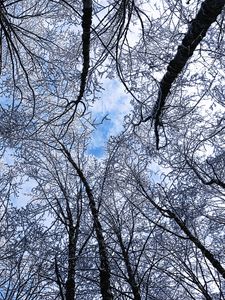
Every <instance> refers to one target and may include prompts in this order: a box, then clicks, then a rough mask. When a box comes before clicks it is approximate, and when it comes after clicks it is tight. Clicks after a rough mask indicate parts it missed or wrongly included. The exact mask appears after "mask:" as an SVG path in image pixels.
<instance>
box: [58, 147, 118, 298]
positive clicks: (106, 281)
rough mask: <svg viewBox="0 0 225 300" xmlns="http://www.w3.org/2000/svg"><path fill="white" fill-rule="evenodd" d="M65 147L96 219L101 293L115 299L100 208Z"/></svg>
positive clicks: (65, 150) (94, 219) (103, 296)
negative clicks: (97, 206) (99, 212)
mask: <svg viewBox="0 0 225 300" xmlns="http://www.w3.org/2000/svg"><path fill="white" fill-rule="evenodd" d="M61 146H62V148H63V152H64V154H65V155H66V157H67V159H68V160H69V162H70V163H71V165H72V166H73V168H74V169H75V170H76V172H77V174H78V176H79V177H80V179H81V181H82V183H83V185H84V187H85V190H86V194H87V196H88V199H89V206H90V210H91V214H92V218H93V221H94V229H95V233H96V236H97V242H98V248H99V258H100V270H99V273H100V289H101V294H102V299H103V300H112V299H113V294H112V288H111V285H110V276H111V272H110V266H109V261H108V255H107V249H106V245H105V239H104V235H103V231H102V226H101V223H100V221H99V214H98V210H97V208H96V203H95V199H94V196H93V193H92V190H91V187H90V186H89V183H88V182H87V180H86V177H85V176H84V174H83V172H82V170H81V169H80V168H79V167H78V165H77V164H76V163H75V161H74V160H73V158H72V156H71V154H70V152H69V151H68V150H67V149H66V147H65V146H64V145H63V144H61Z"/></svg>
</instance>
